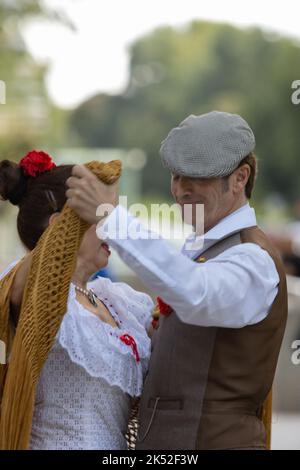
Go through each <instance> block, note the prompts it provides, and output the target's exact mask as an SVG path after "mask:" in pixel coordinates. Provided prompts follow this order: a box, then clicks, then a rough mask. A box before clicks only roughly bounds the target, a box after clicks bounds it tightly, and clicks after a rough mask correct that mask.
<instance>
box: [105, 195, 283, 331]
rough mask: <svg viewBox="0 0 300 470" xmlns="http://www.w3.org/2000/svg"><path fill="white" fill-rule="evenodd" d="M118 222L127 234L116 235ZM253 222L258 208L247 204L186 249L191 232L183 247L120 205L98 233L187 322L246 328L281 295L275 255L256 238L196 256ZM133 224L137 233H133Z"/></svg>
mask: <svg viewBox="0 0 300 470" xmlns="http://www.w3.org/2000/svg"><path fill="white" fill-rule="evenodd" d="M113 222H115V223H117V224H119V225H121V226H123V225H124V222H126V224H125V225H126V229H125V231H126V233H125V235H126V236H124V233H123V234H122V236H121V237H120V236H119V237H116V231H115V230H113V229H112V227H113V226H114V223H113ZM254 225H256V217H255V212H254V209H253V208H251V207H250V206H249V204H245V205H244V206H243V207H241V208H239V209H238V210H236V211H235V212H233V213H232V214H230V215H229V216H227V217H225V218H224V219H222V220H221V221H220V222H219V223H218V224H217V225H216V226H215V227H213V228H212V229H211V230H209V231H208V232H206V233H205V235H204V244H203V247H202V248H201V249H198V250H194V251H193V250H191V249H189V250H187V243H190V242H191V239H190V238H188V239H187V241H186V242H185V245H184V247H183V249H182V252H181V253H179V252H178V251H177V250H176V249H175V248H174V247H173V246H172V245H170V244H169V243H168V242H167V241H166V240H164V239H162V238H161V237H156V239H153V237H152V238H151V237H149V233H151V232H150V231H149V230H146V229H145V228H144V227H143V225H142V224H141V223H140V221H139V220H138V219H137V218H135V217H133V216H132V215H130V214H129V213H128V212H127V211H126V210H125V209H124V208H123V207H122V206H120V205H119V206H117V207H116V209H115V210H114V211H113V212H112V213H111V214H110V216H109V217H108V218H107V219H106V220H105V222H104V223H103V225H102V226H101V227H100V228H98V229H97V234H98V236H99V238H106V240H107V241H108V242H109V244H110V245H111V246H112V247H113V248H114V249H115V250H116V251H117V252H118V254H119V256H120V257H121V258H122V259H123V261H124V262H125V263H126V264H127V265H128V266H129V267H130V268H131V269H132V270H133V271H135V273H136V274H137V276H138V277H139V278H140V279H141V280H142V281H143V282H144V284H145V285H147V286H148V287H149V288H150V289H152V290H153V291H154V292H155V293H156V294H157V295H159V296H160V297H161V298H162V299H163V300H164V301H165V302H166V303H167V304H169V305H170V306H171V307H172V308H173V309H174V311H175V312H176V314H177V315H178V317H179V318H180V319H181V320H182V321H183V322H185V323H189V324H193V325H199V326H207V327H209V326H216V327H227V328H242V327H244V326H246V325H252V324H255V323H258V322H260V321H262V320H263V319H264V318H266V316H267V315H268V312H269V310H270V307H271V305H272V303H273V301H274V299H275V297H276V295H277V292H278V283H279V276H278V273H277V270H276V267H275V264H274V262H273V260H272V258H271V257H270V255H269V254H268V253H267V252H266V251H265V250H263V249H262V248H260V247H259V246H258V245H256V244H254V243H241V244H239V245H237V246H233V247H231V248H229V249H227V250H226V251H225V252H223V253H221V254H219V255H218V256H216V257H215V258H213V259H211V260H208V261H206V262H205V263H200V264H199V263H196V262H195V261H193V259H194V258H195V257H197V256H199V255H200V254H201V253H202V252H204V251H205V250H206V249H207V248H209V247H210V246H212V245H213V244H214V243H216V241H218V240H220V239H222V238H224V237H226V236H228V235H230V234H232V233H234V232H238V231H240V230H242V229H244V228H247V227H251V226H254ZM132 227H134V228H135V233H137V232H138V233H139V237H138V238H136V237H134V239H132V237H131V236H130V235H131V233H132V232H131V231H130V229H131V228H132ZM123 232H124V230H123ZM189 248H190V247H189Z"/></svg>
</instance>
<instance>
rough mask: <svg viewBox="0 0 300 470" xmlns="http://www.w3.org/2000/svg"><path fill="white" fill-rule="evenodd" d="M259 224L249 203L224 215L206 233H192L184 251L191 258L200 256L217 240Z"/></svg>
mask: <svg viewBox="0 0 300 470" xmlns="http://www.w3.org/2000/svg"><path fill="white" fill-rule="evenodd" d="M255 225H257V222H256V216H255V210H254V209H253V208H252V207H250V205H249V204H248V203H246V204H245V205H244V206H242V207H239V208H238V209H237V210H236V211H234V212H232V213H231V214H229V215H227V216H226V217H224V218H223V219H222V220H220V222H219V223H218V224H217V225H215V226H214V227H213V228H211V229H210V230H208V232H206V233H205V234H204V235H202V236H200V237H196V236H195V234H193V235H191V236H190V237H188V238H187V240H186V241H185V244H184V246H183V249H182V252H183V253H184V254H185V255H186V256H188V257H189V258H194V257H197V256H199V255H200V254H201V253H203V252H204V251H205V250H207V249H208V248H209V247H210V246H212V245H214V244H215V243H216V241H218V240H221V239H222V238H225V237H227V236H229V235H231V234H233V233H235V232H239V231H240V230H242V229H244V228H247V227H253V226H255Z"/></svg>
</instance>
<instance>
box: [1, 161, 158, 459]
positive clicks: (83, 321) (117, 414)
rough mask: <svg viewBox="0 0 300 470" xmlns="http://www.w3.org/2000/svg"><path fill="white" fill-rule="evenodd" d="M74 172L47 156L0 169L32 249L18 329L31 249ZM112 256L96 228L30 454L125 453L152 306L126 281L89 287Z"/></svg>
mask: <svg viewBox="0 0 300 470" xmlns="http://www.w3.org/2000/svg"><path fill="white" fill-rule="evenodd" d="M71 170H72V166H69V165H65V166H58V167H56V166H55V165H54V163H53V162H52V160H51V159H50V157H49V156H47V155H46V154H44V153H43V152H31V153H30V154H28V155H27V156H26V157H25V158H23V159H22V160H21V162H20V164H19V165H16V164H14V163H12V162H9V161H7V160H6V161H3V162H1V163H0V195H1V197H2V199H4V200H9V201H10V202H12V203H13V204H14V205H17V206H18V207H19V213H18V218H17V228H18V233H19V236H20V239H21V241H22V243H23V244H24V246H25V247H26V249H27V250H28V254H27V256H26V258H25V260H24V262H23V264H22V265H21V266H20V269H18V271H17V273H16V276H15V279H14V283H13V288H12V291H11V298H10V305H11V309H10V310H11V318H12V321H13V324H14V326H15V328H17V325H18V315H19V311H20V306H21V302H22V297H23V291H24V286H25V280H26V277H27V273H28V271H29V269H30V265H31V258H32V254H31V251H32V250H33V249H34V248H35V247H36V245H37V243H38V241H39V239H40V238H41V236H42V234H43V233H44V231H45V230H46V228H47V227H48V225H49V224H50V225H51V224H55V223H56V220H57V219H58V218H59V213H60V212H61V211H62V209H63V206H64V205H65V201H66V198H65V182H66V180H67V178H68V177H69V176H70V175H71ZM109 256H110V251H109V247H108V245H107V244H106V243H104V242H103V241H101V240H99V239H98V238H97V236H96V230H95V226H92V227H90V228H89V229H88V230H87V231H86V233H85V235H84V237H83V240H82V243H81V245H80V249H79V251H78V254H77V260H76V268H75V270H74V272H73V276H72V282H71V285H70V290H69V298H68V302H67V311H66V313H65V315H64V317H63V319H62V322H61V324H60V328H59V331H58V333H57V335H56V339H55V342H54V345H53V347H52V349H51V351H50V353H49V355H48V358H47V360H46V363H45V365H44V367H43V369H42V371H41V374H40V377H39V382H38V386H37V390H36V399H35V406H34V413H33V420H32V430H31V438H30V448H31V449H109V450H113V449H126V440H125V432H126V429H127V424H128V420H129V414H130V410H131V397H136V396H139V395H140V394H141V391H142V386H143V378H144V376H145V373H146V371H147V367H148V362H149V357H150V339H149V337H148V335H147V328H148V327H149V325H150V322H151V310H152V308H153V303H152V301H151V299H150V298H149V297H148V296H147V295H145V294H143V293H139V292H137V291H135V290H133V289H132V288H130V287H129V286H127V285H126V284H123V283H113V282H111V281H110V280H109V279H105V278H97V279H96V280H94V281H92V282H89V279H90V277H91V276H92V274H93V273H94V272H96V271H98V270H99V269H101V268H104V267H105V266H106V265H107V263H108V259H109ZM6 272H7V270H6ZM5 274H6V273H5ZM49 295H51V293H50V294H49Z"/></svg>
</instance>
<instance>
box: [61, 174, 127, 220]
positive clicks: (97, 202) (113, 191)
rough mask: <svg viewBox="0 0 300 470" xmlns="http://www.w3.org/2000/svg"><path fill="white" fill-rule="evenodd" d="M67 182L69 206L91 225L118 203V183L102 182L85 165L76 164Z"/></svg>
mask: <svg viewBox="0 0 300 470" xmlns="http://www.w3.org/2000/svg"><path fill="white" fill-rule="evenodd" d="M66 184H67V187H68V188H69V189H68V190H67V192H66V196H67V204H68V206H69V207H71V209H73V210H74V211H75V212H76V213H77V214H78V215H79V217H81V218H82V219H83V220H85V221H86V222H88V223H89V224H91V225H92V224H95V223H98V222H99V221H100V220H101V218H104V217H106V216H107V215H108V214H109V213H110V212H111V211H112V210H113V208H114V207H115V206H116V205H117V203H118V186H117V183H115V184H112V185H107V184H104V183H102V181H99V179H98V178H97V177H96V176H95V175H94V174H93V173H92V172H91V171H90V170H88V169H87V168H86V167H84V166H81V165H76V166H74V167H73V170H72V176H71V177H70V178H68V179H67V182H66Z"/></svg>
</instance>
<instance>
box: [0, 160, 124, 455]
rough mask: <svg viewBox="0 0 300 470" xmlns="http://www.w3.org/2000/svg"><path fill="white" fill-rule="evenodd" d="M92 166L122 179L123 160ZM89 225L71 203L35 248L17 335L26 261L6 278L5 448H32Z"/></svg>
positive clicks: (1, 421)
mask: <svg viewBox="0 0 300 470" xmlns="http://www.w3.org/2000/svg"><path fill="white" fill-rule="evenodd" d="M87 167H88V168H89V169H90V170H92V171H93V172H94V173H95V174H96V175H97V176H98V178H99V179H101V180H102V181H104V182H105V183H107V184H112V183H114V182H115V181H117V180H118V178H119V177H120V174H121V163H120V161H118V160H115V161H113V162H110V163H108V164H104V163H98V162H91V163H89V164H88V165H87ZM87 228H88V225H87V224H86V223H85V222H83V221H82V220H80V219H79V217H78V216H77V215H76V214H75V213H74V211H72V210H71V209H70V208H69V207H67V206H65V207H64V209H63V211H62V213H61V215H60V217H59V218H58V219H57V222H56V223H55V224H53V225H51V226H50V227H48V229H47V230H46V231H45V232H44V233H43V235H42V237H41V238H40V240H39V242H38V244H37V246H36V248H35V249H34V252H33V258H32V263H31V268H30V271H29V274H28V277H27V281H26V285H25V290H24V294H23V301H22V306H21V312H20V317H19V322H18V327H17V329H16V333H15V336H14V338H13V337H12V336H13V333H12V328H11V326H10V320H9V303H10V292H11V288H12V284H13V280H14V276H15V274H16V271H17V270H18V268H19V266H20V264H21V263H22V261H21V262H20V263H19V264H18V265H17V266H16V267H15V268H14V269H13V270H12V271H10V273H9V274H7V275H6V276H5V277H4V278H3V279H2V280H1V281H0V340H1V341H3V342H4V343H5V344H6V346H7V351H8V353H9V356H10V357H9V363H8V365H5V366H4V365H0V400H1V409H0V449H3V450H21V449H28V447H29V443H30V434H31V426H32V417H33V410H34V402H35V391H36V385H37V383H38V379H39V375H40V372H41V369H42V367H43V365H44V363H45V361H46V359H47V356H48V354H49V352H50V350H51V348H52V346H53V343H54V340H55V337H56V334H57V332H58V330H59V327H60V324H61V321H62V318H63V316H64V314H65V311H66V306H67V299H68V293H69V287H70V282H71V277H72V273H73V271H74V269H75V263H76V256H77V252H78V248H79V246H80V243H81V240H82V237H83V235H84V232H85V231H86V229H87Z"/></svg>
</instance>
